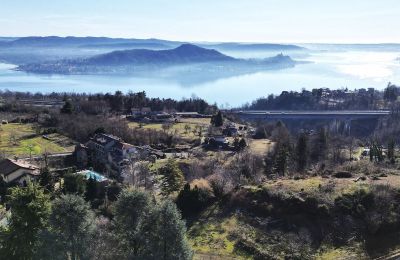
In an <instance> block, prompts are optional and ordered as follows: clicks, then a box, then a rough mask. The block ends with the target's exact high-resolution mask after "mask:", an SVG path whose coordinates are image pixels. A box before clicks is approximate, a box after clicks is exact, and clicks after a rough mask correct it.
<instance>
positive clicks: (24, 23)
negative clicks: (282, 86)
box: [0, 0, 400, 43]
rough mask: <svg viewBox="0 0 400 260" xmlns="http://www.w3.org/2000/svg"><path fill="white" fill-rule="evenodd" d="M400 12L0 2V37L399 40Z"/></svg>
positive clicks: (364, 0) (332, 5) (279, 5)
mask: <svg viewBox="0 0 400 260" xmlns="http://www.w3.org/2000/svg"><path fill="white" fill-rule="evenodd" d="M399 14H400V1H399V0H0V35H1V36H49V35H58V36H108V37H124V38H162V39H169V40H182V41H208V42H228V41H237V42H276V43H400V29H399V28H400V19H399V17H398V16H399Z"/></svg>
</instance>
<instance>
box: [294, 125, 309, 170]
mask: <svg viewBox="0 0 400 260" xmlns="http://www.w3.org/2000/svg"><path fill="white" fill-rule="evenodd" d="M296 159H297V170H298V171H304V169H305V168H306V167H307V160H308V138H307V135H306V134H305V133H301V134H300V136H299V138H298V140H297V146H296Z"/></svg>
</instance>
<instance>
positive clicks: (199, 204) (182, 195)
mask: <svg viewBox="0 0 400 260" xmlns="http://www.w3.org/2000/svg"><path fill="white" fill-rule="evenodd" d="M211 199H212V197H211V194H210V192H209V191H208V190H207V189H204V188H198V187H197V186H195V187H194V188H193V189H191V188H190V185H189V184H186V185H185V187H184V188H183V190H181V191H180V192H179V195H178V198H177V200H176V204H177V206H178V208H179V209H180V210H181V212H182V215H183V217H188V216H191V215H194V214H196V213H199V212H200V211H201V210H202V209H204V208H205V207H207V206H208V205H209V203H210V201H211Z"/></svg>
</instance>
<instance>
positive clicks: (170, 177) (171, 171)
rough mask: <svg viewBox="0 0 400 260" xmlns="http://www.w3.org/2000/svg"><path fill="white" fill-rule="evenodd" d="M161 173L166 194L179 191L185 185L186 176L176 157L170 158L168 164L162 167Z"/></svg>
mask: <svg viewBox="0 0 400 260" xmlns="http://www.w3.org/2000/svg"><path fill="white" fill-rule="evenodd" d="M160 174H161V175H162V176H163V181H162V184H161V186H162V190H163V193H164V194H165V195H169V194H171V193H173V192H175V191H179V190H180V189H181V188H182V187H183V185H184V181H185V178H184V176H183V173H182V171H181V169H180V168H179V165H178V163H177V162H176V161H175V160H174V159H169V160H168V162H167V164H166V165H165V166H164V167H162V168H161V169H160Z"/></svg>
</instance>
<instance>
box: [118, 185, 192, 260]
mask: <svg viewBox="0 0 400 260" xmlns="http://www.w3.org/2000/svg"><path fill="white" fill-rule="evenodd" d="M115 208H116V212H115V222H114V224H115V232H116V233H115V234H116V238H117V240H118V241H119V243H118V244H119V250H118V251H119V253H120V255H121V257H123V258H124V259H165V260H167V259H191V255H192V253H191V250H190V247H189V245H188V242H187V239H186V236H185V233H186V227H185V223H184V222H183V221H182V220H181V216H180V214H179V212H178V210H177V208H176V206H175V204H174V203H172V202H170V201H165V202H162V203H161V204H157V203H156V202H155V201H154V199H153V198H151V197H150V195H149V194H148V193H145V192H141V191H138V190H133V189H127V190H124V191H122V193H121V195H120V197H119V199H118V201H117V203H116V206H115Z"/></svg>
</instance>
